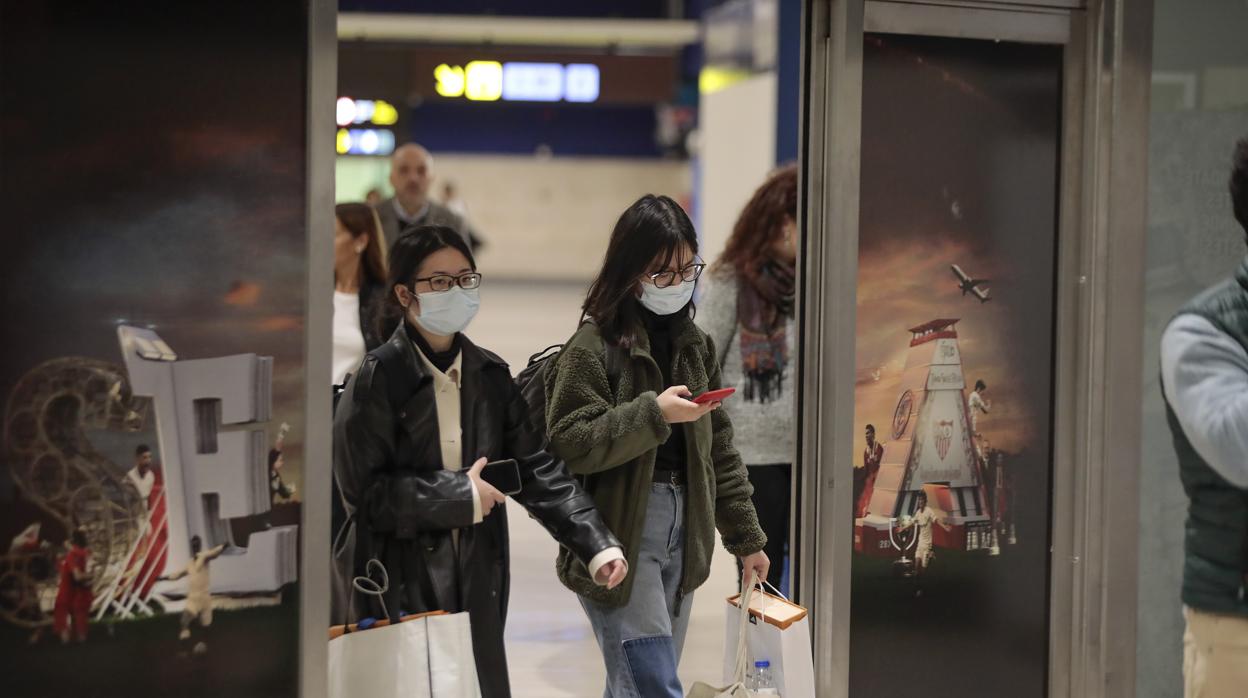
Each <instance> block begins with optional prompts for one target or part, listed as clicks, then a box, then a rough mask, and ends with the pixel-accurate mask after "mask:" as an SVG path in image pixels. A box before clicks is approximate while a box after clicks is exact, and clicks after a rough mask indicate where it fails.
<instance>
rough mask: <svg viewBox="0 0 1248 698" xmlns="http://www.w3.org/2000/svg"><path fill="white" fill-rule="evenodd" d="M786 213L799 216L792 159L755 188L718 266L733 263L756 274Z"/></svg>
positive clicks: (734, 265)
mask: <svg viewBox="0 0 1248 698" xmlns="http://www.w3.org/2000/svg"><path fill="white" fill-rule="evenodd" d="M785 217H789V218H793V219H795V220H796V219H797V165H796V164H795V163H789V164H787V165H783V166H781V167H778V168H776V169H775V170H773V171H772V173H771V174H769V175H767V180H766V181H765V182H763V183H762V185H761V186H759V188H758V189H756V190H755V191H754V195H753V196H751V197H750V200H749V202H748V203H746V204H745V208H743V209H741V215H740V216H738V217H737V223H736V225H734V226H733V227H732V235H731V236H729V237H728V242H727V243H726V244H725V245H724V252H723V254H721V255H720V256H719V259H717V260H716V261H715V268H716V269H720V268H722V267H724V266H731V267H733V268H735V269H736V270H737V272H738V273H739V274H742V275H745V276H747V277H753V276H755V275H757V274H758V270H759V265H760V264H761V263H762V261H763V260H765V259H767V258H768V257H769V256H771V248H772V246H774V245H775V242H776V240H777V239H779V238H780V232H781V231H782V230H783V229H784V219H785Z"/></svg>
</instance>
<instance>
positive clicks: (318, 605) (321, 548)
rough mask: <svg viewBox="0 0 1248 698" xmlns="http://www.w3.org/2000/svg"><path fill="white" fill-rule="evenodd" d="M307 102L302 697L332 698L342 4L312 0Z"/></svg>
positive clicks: (309, 15) (300, 614)
mask: <svg viewBox="0 0 1248 698" xmlns="http://www.w3.org/2000/svg"><path fill="white" fill-rule="evenodd" d="M307 13H308V15H307V16H308V21H307V27H308V34H307V56H306V60H305V63H304V66H305V73H304V83H305V87H306V92H305V94H306V103H305V105H304V109H305V114H306V116H305V120H304V128H305V130H306V134H305V138H306V145H305V146H304V153H305V154H306V160H305V163H306V164H305V167H306V177H307V182H306V185H305V186H306V190H305V191H306V195H305V201H306V208H305V210H304V220H305V221H306V228H305V231H306V232H305V237H306V240H307V265H308V268H307V280H306V283H307V295H306V297H305V300H304V325H303V327H304V330H303V350H304V396H303V405H304V407H303V420H304V425H305V430H306V432H307V433H306V437H305V439H304V451H303V452H304V470H303V502H304V504H303V507H302V513H303V516H302V521H300V526H301V528H300V531H299V538H300V540H301V541H302V546H301V550H300V559H299V695H300V696H302V697H303V698H324V696H326V695H328V691H329V674H328V669H327V668H326V667H328V666H329V637H328V635H327V634H326V633H327V632H328V628H329V593H330V589H329V539H330V531H329V526H330V522H329V507H328V506H326V505H327V504H328V503H329V501H330V497H331V494H330V487H329V482H330V477H331V472H332V471H331V463H330V451H331V448H330V446H331V443H330V442H331V435H330V430H329V429H327V428H325V427H327V426H329V423H330V421H331V419H332V412H331V407H330V391H329V389H328V386H327V385H326V382H325V376H328V375H329V373H330V359H331V356H330V354H331V349H330V343H329V342H326V341H325V338H326V337H328V336H330V334H331V330H332V309H331V308H330V306H329V304H328V303H324V302H320V301H321V299H323V298H329V295H330V291H332V290H333V288H334V277H333V272H332V269H333V257H332V252H331V250H332V246H331V245H330V241H331V240H332V239H333V235H334V157H335V156H334V150H333V148H332V147H330V145H329V144H330V139H331V138H332V136H333V133H334V129H335V124H334V108H333V105H334V100H335V99H336V98H337V96H338V87H337V85H338V34H337V31H338V27H337V22H338V6H337V3H335V2H334V0H308V3H307Z"/></svg>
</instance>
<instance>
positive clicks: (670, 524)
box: [581, 484, 693, 698]
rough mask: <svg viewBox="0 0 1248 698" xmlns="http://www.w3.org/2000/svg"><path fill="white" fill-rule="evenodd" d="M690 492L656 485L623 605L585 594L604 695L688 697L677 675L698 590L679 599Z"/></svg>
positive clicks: (613, 697)
mask: <svg viewBox="0 0 1248 698" xmlns="http://www.w3.org/2000/svg"><path fill="white" fill-rule="evenodd" d="M684 521H685V492H684V490H683V489H682V488H680V487H674V486H672V485H668V484H663V485H660V484H654V485H651V489H650V501H649V503H648V504H647V505H646V524H645V529H644V532H643V534H642V540H641V549H640V550H638V554H637V566H636V568H635V569H632V570H629V574H630V575H632V577H633V591H632V594H631V595H630V596H629V599H628V604H627V605H625V606H623V607H621V608H611V607H607V606H602V605H600V604H598V603H595V602H593V601H589V600H587V599H585V598H584V597H581V606H582V607H584V609H585V615H587V616H589V624H590V625H591V626H593V629H594V635H595V637H597V638H598V647H599V648H601V650H602V657H603V661H604V662H605V663H606V665H607V686H606V690H604V691H603V694H602V695H603V698H683V696H684V695H685V694H684V690H683V689H682V688H681V685H680V678H679V677H678V676H677V675H676V666H677V665H678V664H680V653H681V650H682V649H683V648H684V646H685V631H687V630H688V629H689V610H690V607H691V605H692V601H693V595H692V594H690V595H688V596H685V597H684V598H683V599H681V600H680V602H679V604H678V602H677V597H678V595H679V593H680V582H681V576H682V575H681V572H682V571H683V569H684V553H685V550H684V549H685V524H684Z"/></svg>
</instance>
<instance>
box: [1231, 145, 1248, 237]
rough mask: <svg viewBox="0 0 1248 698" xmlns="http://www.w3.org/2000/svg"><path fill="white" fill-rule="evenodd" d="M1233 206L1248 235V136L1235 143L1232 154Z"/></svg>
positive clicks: (1237, 218)
mask: <svg viewBox="0 0 1248 698" xmlns="http://www.w3.org/2000/svg"><path fill="white" fill-rule="evenodd" d="M1230 189H1231V208H1232V210H1233V211H1235V220H1237V221H1239V225H1240V227H1242V228H1243V229H1244V234H1245V235H1248V136H1246V137H1244V138H1241V139H1239V141H1238V142H1237V143H1235V154H1234V155H1232V156H1231V182H1230Z"/></svg>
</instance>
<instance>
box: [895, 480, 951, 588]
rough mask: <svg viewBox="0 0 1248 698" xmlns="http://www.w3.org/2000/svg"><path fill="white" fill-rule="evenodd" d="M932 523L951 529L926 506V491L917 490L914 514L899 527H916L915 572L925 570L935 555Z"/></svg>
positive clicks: (904, 528)
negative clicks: (917, 539)
mask: <svg viewBox="0 0 1248 698" xmlns="http://www.w3.org/2000/svg"><path fill="white" fill-rule="evenodd" d="M932 524H938V525H939V526H940V527H941V528H943V529H945V530H946V531H950V530H952V529H953V527H952V526H950V525H949V524H947V523H945V520H944V519H943V518H941V517H940V516H939V515H937V514H936V512H935V511H934V510H932V509H928V508H927V493H926V492H919V493H918V495H916V496H915V512H914V515H913V516H911V517H910V520H909V521H907V522H906V523H904V524H903V525H902V527H901V528H900V529H899V530H901V531H904V530H906V529H908V528H911V527H913V528H916V529H917V533H918V536H919V541H918V543H917V544H916V545H915V548H914V566H915V572H916V573H917V574H922V573H924V572H926V571H927V567H928V565H930V564H931V562H932V558H934V557H935V553H933V552H932Z"/></svg>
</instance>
